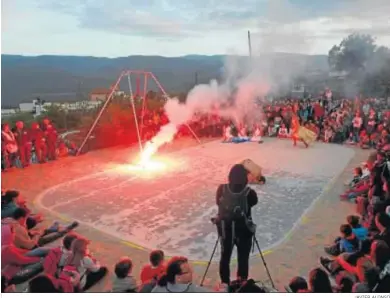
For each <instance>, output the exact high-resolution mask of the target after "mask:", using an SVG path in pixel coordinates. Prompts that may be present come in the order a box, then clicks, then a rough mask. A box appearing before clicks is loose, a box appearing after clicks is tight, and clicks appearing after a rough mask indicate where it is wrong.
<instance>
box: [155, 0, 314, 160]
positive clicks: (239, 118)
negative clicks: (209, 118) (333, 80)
mask: <svg viewBox="0 0 390 298" xmlns="http://www.w3.org/2000/svg"><path fill="white" fill-rule="evenodd" d="M285 8H287V9H285ZM292 9H293V7H291V5H290V4H289V1H286V0H277V1H272V2H271V4H270V7H269V10H268V14H269V15H270V17H272V19H273V20H275V21H276V22H277V23H278V22H280V23H282V22H285V21H286V19H287V18H289V19H291V20H290V21H291V22H294V21H296V19H295V18H296V16H295V17H294V15H295V13H293V12H292ZM294 12H295V11H294ZM264 25H265V24H264V23H261V24H260V26H261V27H259V28H258V30H256V31H257V32H254V37H255V38H254V40H252V41H253V43H252V45H253V52H252V53H253V57H252V59H249V58H248V57H240V56H236V55H228V56H227V57H226V60H225V64H224V74H223V81H222V82H221V83H218V82H217V81H216V80H212V81H211V82H210V83H209V84H202V85H198V86H195V87H194V88H193V89H192V90H191V91H190V92H189V93H188V96H187V99H186V102H185V103H179V101H178V100H177V99H175V98H173V99H169V100H168V101H167V102H166V104H165V107H164V108H165V112H166V114H167V116H168V118H169V120H170V124H168V125H166V126H164V127H162V128H161V131H160V132H159V133H158V134H157V135H156V137H155V138H153V139H152V141H151V144H153V146H152V145H149V146H150V147H154V149H153V150H154V152H155V151H156V150H157V149H158V147H159V146H161V145H163V144H164V143H168V142H170V141H172V139H173V137H174V135H175V133H176V132H177V128H178V127H179V126H180V125H182V124H186V123H187V122H189V121H190V120H191V119H192V118H193V116H194V114H195V113H196V112H201V113H210V112H211V111H212V109H213V107H215V106H218V107H219V114H220V116H221V117H223V118H225V119H229V120H232V121H233V122H235V123H236V124H239V123H245V124H246V125H253V124H255V123H260V122H261V121H262V116H263V114H262V108H261V107H259V106H258V105H257V104H256V102H258V101H259V100H260V101H261V100H262V99H263V98H264V97H265V96H266V94H268V92H269V91H270V90H271V88H272V87H273V86H277V87H279V86H280V85H287V86H288V85H289V83H291V79H292V78H293V76H295V75H296V74H297V73H300V72H302V71H303V69H304V67H305V65H303V64H302V63H300V62H299V61H298V59H294V61H293V63H290V64H288V63H285V61H282V62H281V63H280V64H279V65H275V62H274V60H275V58H276V59H277V58H279V57H278V56H277V55H275V56H276V57H275V56H272V55H271V56H270V53H272V52H274V51H278V50H279V49H280V48H283V49H284V50H287V51H289V50H291V51H292V52H295V51H296V50H297V48H303V47H306V48H307V47H308V45H307V43H306V42H305V38H306V35H305V32H302V31H293V30H287V31H286V30H285V29H286V28H287V29H288V26H284V27H283V28H281V29H280V30H276V29H274V27H275V26H273V24H271V23H270V24H269V25H268V26H264ZM287 25H288V24H287ZM256 40H257V41H260V42H258V43H257V44H256ZM289 58H290V59H291V56H290V57H289ZM285 59H286V58H285ZM289 62H290V61H289Z"/></svg>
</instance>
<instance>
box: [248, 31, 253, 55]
mask: <svg viewBox="0 0 390 298" xmlns="http://www.w3.org/2000/svg"><path fill="white" fill-rule="evenodd" d="M248 48H249V58H250V59H252V43H251V32H250V31H249V30H248Z"/></svg>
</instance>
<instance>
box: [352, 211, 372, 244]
mask: <svg viewBox="0 0 390 298" xmlns="http://www.w3.org/2000/svg"><path fill="white" fill-rule="evenodd" d="M347 222H348V224H349V225H350V226H351V228H352V233H353V234H354V235H355V236H356V238H357V239H358V240H359V241H363V240H366V239H367V237H368V229H367V228H365V227H363V226H362V225H361V224H360V218H359V216H356V215H349V216H348V217H347Z"/></svg>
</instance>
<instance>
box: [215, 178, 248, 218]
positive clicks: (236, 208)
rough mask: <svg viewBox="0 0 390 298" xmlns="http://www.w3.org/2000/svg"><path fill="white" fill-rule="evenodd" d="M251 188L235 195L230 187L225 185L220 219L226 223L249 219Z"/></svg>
mask: <svg viewBox="0 0 390 298" xmlns="http://www.w3.org/2000/svg"><path fill="white" fill-rule="evenodd" d="M249 191H250V188H248V187H245V188H244V189H243V190H242V191H241V192H239V193H233V192H232V191H231V190H230V188H229V185H227V184H224V185H223V190H222V195H221V198H220V201H219V205H218V214H219V219H220V220H222V221H225V222H229V223H230V222H234V221H238V220H243V219H246V218H247V213H248V200H247V195H248V194H249Z"/></svg>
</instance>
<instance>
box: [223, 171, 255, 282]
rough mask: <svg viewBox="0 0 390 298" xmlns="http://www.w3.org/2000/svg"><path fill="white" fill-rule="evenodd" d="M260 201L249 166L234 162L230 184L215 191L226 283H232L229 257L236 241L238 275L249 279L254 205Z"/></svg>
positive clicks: (243, 278)
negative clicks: (252, 181)
mask: <svg viewBox="0 0 390 298" xmlns="http://www.w3.org/2000/svg"><path fill="white" fill-rule="evenodd" d="M257 202H258V198H257V194H256V192H255V191H254V190H253V189H251V188H250V187H248V172H247V170H246V169H245V168H244V166H243V165H241V164H236V165H234V166H233V167H232V169H231V170H230V173H229V176H228V184H221V185H220V186H219V187H218V189H217V194H216V203H217V206H218V217H217V219H216V225H217V230H218V235H219V237H220V239H221V259H220V263H219V274H220V278H221V283H223V284H227V285H229V284H230V259H231V256H232V251H233V247H234V245H236V247H237V259H238V270H237V279H239V280H247V279H248V273H249V254H250V250H251V247H252V238H253V237H254V234H255V229H256V226H255V225H254V224H253V222H252V214H251V208H252V207H253V206H255V205H256V204H257Z"/></svg>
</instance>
